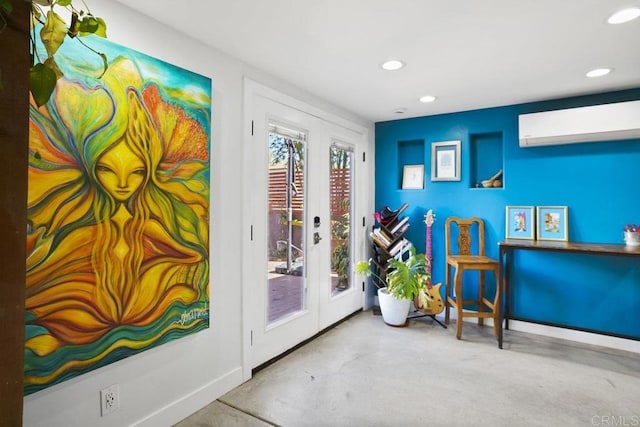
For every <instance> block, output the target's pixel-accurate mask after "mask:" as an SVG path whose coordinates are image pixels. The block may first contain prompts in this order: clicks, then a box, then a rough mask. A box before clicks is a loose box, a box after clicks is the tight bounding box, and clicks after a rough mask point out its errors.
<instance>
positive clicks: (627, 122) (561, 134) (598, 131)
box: [518, 101, 640, 147]
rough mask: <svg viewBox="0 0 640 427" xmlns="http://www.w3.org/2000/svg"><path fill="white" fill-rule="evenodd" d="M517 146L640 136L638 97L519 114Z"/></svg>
mask: <svg viewBox="0 0 640 427" xmlns="http://www.w3.org/2000/svg"><path fill="white" fill-rule="evenodd" d="M518 125H519V135H520V147H537V146H541V145H558V144H570V143H574V142H594V141H613V140H620V139H634V138H640V101H628V102H616V103H613V104H603V105H593V106H590V107H580V108H569V109H566V110H555V111H543V112H540V113H531V114H521V115H520V116H518Z"/></svg>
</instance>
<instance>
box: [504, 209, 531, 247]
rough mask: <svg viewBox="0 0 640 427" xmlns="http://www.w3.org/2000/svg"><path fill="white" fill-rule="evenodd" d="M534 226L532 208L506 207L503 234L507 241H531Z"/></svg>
mask: <svg viewBox="0 0 640 427" xmlns="http://www.w3.org/2000/svg"><path fill="white" fill-rule="evenodd" d="M535 224H536V223H535V211H534V210H533V206H507V208H506V232H505V237H506V238H507V239H528V240H533V239H534V238H535Z"/></svg>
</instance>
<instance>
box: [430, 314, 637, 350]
mask: <svg viewBox="0 0 640 427" xmlns="http://www.w3.org/2000/svg"><path fill="white" fill-rule="evenodd" d="M465 311H467V310H465ZM450 316H451V318H452V319H455V318H456V312H455V310H451V315H450ZM442 318H443V319H444V313H443V314H442ZM467 321H468V322H471V323H476V324H477V323H478V319H465V322H467ZM484 324H485V326H488V327H493V319H491V318H486V319H484ZM509 330H510V331H518V332H526V333H529V334H536V335H542V336H545V337H551V338H560V339H564V340H569V341H575V342H579V343H582V344H590V345H598V346H601V347H608V348H613V349H616V350H623V351H630V352H632V353H640V341H636V340H630V339H626V338H618V337H612V336H609V335H602V334H595V333H593V332H583V331H576V330H575V329H567V328H560V327H557V326H548V325H540V324H537V323H531V322H524V321H521V320H509ZM507 333H508V332H507ZM506 339H507V340H508V338H506Z"/></svg>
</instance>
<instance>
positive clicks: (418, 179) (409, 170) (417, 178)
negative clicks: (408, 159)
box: [402, 165, 424, 190]
mask: <svg viewBox="0 0 640 427" xmlns="http://www.w3.org/2000/svg"><path fill="white" fill-rule="evenodd" d="M423 188H424V165H405V167H404V168H403V170H402V189H403V190H410V189H418V190H422V189H423Z"/></svg>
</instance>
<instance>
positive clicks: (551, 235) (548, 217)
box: [536, 206, 569, 242]
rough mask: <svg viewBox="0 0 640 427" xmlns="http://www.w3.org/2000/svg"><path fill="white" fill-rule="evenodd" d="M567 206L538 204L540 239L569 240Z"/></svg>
mask: <svg viewBox="0 0 640 427" xmlns="http://www.w3.org/2000/svg"><path fill="white" fill-rule="evenodd" d="M568 210H569V208H568V207H567V206H538V209H537V215H536V216H537V218H538V225H537V237H538V240H561V241H565V242H566V241H567V240H569V222H568Z"/></svg>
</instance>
